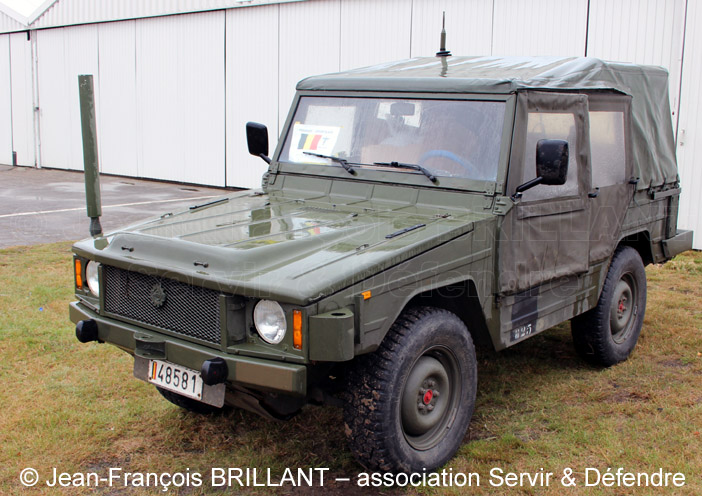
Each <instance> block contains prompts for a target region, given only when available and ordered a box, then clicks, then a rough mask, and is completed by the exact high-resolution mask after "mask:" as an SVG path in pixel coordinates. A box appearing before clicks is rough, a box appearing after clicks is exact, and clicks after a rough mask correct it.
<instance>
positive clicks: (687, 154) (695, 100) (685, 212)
mask: <svg viewBox="0 0 702 496" xmlns="http://www.w3.org/2000/svg"><path fill="white" fill-rule="evenodd" d="M700 53H702V5H700V3H699V2H695V1H693V2H690V3H689V4H688V14H687V30H686V36H685V63H684V64H683V69H682V74H683V75H682V92H681V95H680V101H681V103H682V105H681V106H680V123H679V126H678V143H677V145H678V148H677V151H678V167H679V174H680V182H681V184H682V195H681V197H680V215H679V220H678V225H679V226H680V227H681V228H684V229H694V231H695V234H694V247H695V248H696V249H698V250H700V249H702V213H701V212H700V211H701V210H702V201H701V200H700V198H702V196H700V193H699V192H700V190H701V189H702V166H701V165H700V163H701V162H702V161H701V160H700V154H701V153H702V59H701V58H700V55H699V54H700Z"/></svg>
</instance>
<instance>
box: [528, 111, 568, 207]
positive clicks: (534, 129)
mask: <svg viewBox="0 0 702 496" xmlns="http://www.w3.org/2000/svg"><path fill="white" fill-rule="evenodd" d="M542 139H561V140H566V141H567V142H568V147H569V150H570V154H569V155H570V157H569V160H568V178H567V180H566V183H565V184H563V185H562V186H544V185H540V186H536V187H535V188H532V189H530V190H528V191H525V192H524V196H523V197H522V201H524V202H529V201H536V200H546V199H549V198H566V197H574V196H578V168H579V166H580V164H578V157H577V153H576V150H577V149H578V147H577V143H576V132H575V115H573V114H571V113H555V112H554V113H549V112H530V113H529V116H528V120H527V136H526V148H525V150H524V167H523V177H522V183H525V182H527V181H530V180H531V179H534V178H535V177H536V143H537V142H538V141H539V140H542Z"/></svg>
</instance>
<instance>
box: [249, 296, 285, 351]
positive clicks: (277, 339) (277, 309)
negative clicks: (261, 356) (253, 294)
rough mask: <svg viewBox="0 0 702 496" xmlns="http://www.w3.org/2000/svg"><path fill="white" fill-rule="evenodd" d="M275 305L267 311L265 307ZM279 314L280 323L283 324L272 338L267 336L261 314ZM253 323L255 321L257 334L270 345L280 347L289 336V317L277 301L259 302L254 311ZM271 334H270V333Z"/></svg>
mask: <svg viewBox="0 0 702 496" xmlns="http://www.w3.org/2000/svg"><path fill="white" fill-rule="evenodd" d="M271 304H272V305H275V306H274V307H273V309H270V308H269V309H265V308H264V306H268V305H271ZM271 311H272V312H274V313H277V314H278V315H277V317H278V322H279V323H280V324H281V325H280V326H279V327H278V330H277V331H276V333H275V334H274V335H273V336H272V337H269V335H267V334H266V331H265V330H264V329H263V326H264V322H262V317H263V315H261V313H260V312H268V313H267V314H265V315H270V312H271ZM253 321H254V327H255V328H256V332H257V333H258V336H259V337H260V338H261V339H262V340H263V341H265V342H266V343H268V344H270V345H278V344H280V343H281V342H282V341H283V340H284V339H285V336H286V335H287V331H288V319H287V315H286V314H285V310H284V309H283V307H282V306H281V305H280V303H278V302H277V301H275V300H259V301H258V302H257V303H256V305H255V306H254V311H253ZM269 334H270V333H269Z"/></svg>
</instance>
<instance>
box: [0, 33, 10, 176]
mask: <svg viewBox="0 0 702 496" xmlns="http://www.w3.org/2000/svg"><path fill="white" fill-rule="evenodd" d="M11 95H12V88H11V86H10V36H9V35H0V164H5V165H7V164H12V97H11Z"/></svg>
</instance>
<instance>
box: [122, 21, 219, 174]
mask: <svg viewBox="0 0 702 496" xmlns="http://www.w3.org/2000/svg"><path fill="white" fill-rule="evenodd" d="M224 22H225V13H224V11H219V12H208V13H204V14H192V15H187V16H172V17H161V18H154V19H140V20H138V21H136V102H137V103H136V108H137V148H138V153H139V165H138V166H139V175H140V176H143V177H151V178H157V179H170V180H175V181H183V182H192V183H200V184H210V185H219V186H223V185H224V174H225V167H224V163H225V153H224V150H225V144H224V114H225V112H224Z"/></svg>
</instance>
